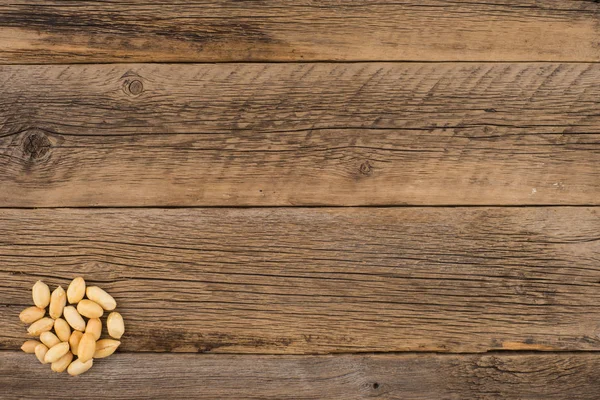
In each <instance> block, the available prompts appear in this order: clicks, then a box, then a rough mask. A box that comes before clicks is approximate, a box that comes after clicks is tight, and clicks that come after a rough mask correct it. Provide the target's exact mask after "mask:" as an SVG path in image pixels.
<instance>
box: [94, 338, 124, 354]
mask: <svg viewBox="0 0 600 400" xmlns="http://www.w3.org/2000/svg"><path fill="white" fill-rule="evenodd" d="M120 345H121V342H119V341H118V340H113V339H102V340H98V341H97V342H96V351H95V352H94V358H104V357H108V356H110V355H111V354H112V353H114V352H115V350H117V347H119V346H120Z"/></svg>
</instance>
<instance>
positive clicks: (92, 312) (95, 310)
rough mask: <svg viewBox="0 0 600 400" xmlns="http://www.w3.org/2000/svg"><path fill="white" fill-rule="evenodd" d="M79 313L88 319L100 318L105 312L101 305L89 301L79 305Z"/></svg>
mask: <svg viewBox="0 0 600 400" xmlns="http://www.w3.org/2000/svg"><path fill="white" fill-rule="evenodd" d="M77 311H78V312H79V314H81V315H83V316H84V317H87V318H100V317H101V316H102V314H104V310H103V309H102V307H100V305H99V304H97V303H95V302H93V301H91V300H87V299H86V300H81V301H80V302H79V303H78V304H77Z"/></svg>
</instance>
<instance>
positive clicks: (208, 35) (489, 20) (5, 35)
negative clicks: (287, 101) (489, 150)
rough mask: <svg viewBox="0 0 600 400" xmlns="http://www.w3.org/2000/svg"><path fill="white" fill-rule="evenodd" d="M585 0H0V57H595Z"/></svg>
mask: <svg viewBox="0 0 600 400" xmlns="http://www.w3.org/2000/svg"><path fill="white" fill-rule="evenodd" d="M599 11H600V4H599V3H598V2H597V1H594V0H570V1H564V0H541V1H540V0H521V1H518V2H517V1H514V0H497V1H494V2H475V1H468V0H458V1H450V0H403V1H399V0H394V1H389V0H369V1H361V2H356V1H351V0H346V1H339V0H323V1H312V0H286V1H281V0H266V1H225V0H209V1H199V0H186V1H182V0H177V1H153V2H148V1H142V0H128V1H123V0H120V1H102V2H98V1H76V2H72V1H69V2H65V1H60V0H46V1H44V2H43V3H42V4H40V2H39V1H36V0H23V1H19V2H15V1H12V0H10V1H9V0H2V1H0V62H1V63H73V62H102V63H105V62H123V61H124V60H125V61H137V62H148V61H150V62H156V61H159V62H165V61H168V62H171V61H188V62H189V61H193V62H202V61H209V62H212V61H300V60H301V61H309V60H346V61H350V60H354V61H356V60H366V61H370V60H389V61H402V60H422V61H465V60H471V61H599V60H600V44H599V42H598V37H599V36H600V24H599V23H598V12H599Z"/></svg>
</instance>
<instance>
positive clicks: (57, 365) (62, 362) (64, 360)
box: [50, 351, 73, 372]
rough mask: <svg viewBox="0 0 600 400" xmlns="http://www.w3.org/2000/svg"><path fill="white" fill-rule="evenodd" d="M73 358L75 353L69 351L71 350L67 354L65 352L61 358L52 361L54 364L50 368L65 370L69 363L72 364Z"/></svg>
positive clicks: (57, 370)
mask: <svg viewBox="0 0 600 400" xmlns="http://www.w3.org/2000/svg"><path fill="white" fill-rule="evenodd" d="M72 360H73V353H71V352H70V351H69V352H67V354H65V355H64V356H62V357H61V358H59V359H58V360H57V361H54V362H53V363H52V365H51V366H50V368H51V369H52V371H54V372H63V371H64V370H65V369H67V367H68V366H69V364H71V361H72Z"/></svg>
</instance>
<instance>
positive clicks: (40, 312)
mask: <svg viewBox="0 0 600 400" xmlns="http://www.w3.org/2000/svg"><path fill="white" fill-rule="evenodd" d="M45 314H46V309H44V308H39V307H36V306H32V307H28V308H26V309H24V310H23V311H21V314H19V319H20V320H21V322H24V323H26V324H32V323H34V322H35V321H37V320H38V319H41V318H43V317H44V315H45Z"/></svg>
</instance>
